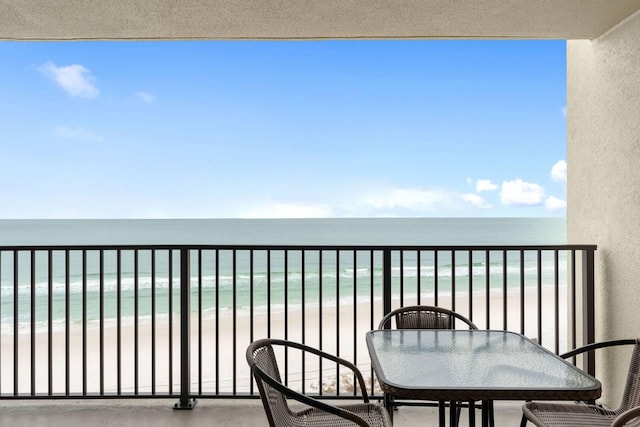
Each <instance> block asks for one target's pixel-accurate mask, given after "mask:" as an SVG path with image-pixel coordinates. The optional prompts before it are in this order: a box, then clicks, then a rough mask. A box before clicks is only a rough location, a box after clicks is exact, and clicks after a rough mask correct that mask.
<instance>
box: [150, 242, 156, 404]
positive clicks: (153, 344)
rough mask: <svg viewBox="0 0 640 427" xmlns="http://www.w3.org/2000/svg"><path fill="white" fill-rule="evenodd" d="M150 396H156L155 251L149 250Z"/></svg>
mask: <svg viewBox="0 0 640 427" xmlns="http://www.w3.org/2000/svg"><path fill="white" fill-rule="evenodd" d="M151 394H152V395H155V394H156V250H155V249H152V250H151Z"/></svg>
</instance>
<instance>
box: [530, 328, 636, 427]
mask: <svg viewBox="0 0 640 427" xmlns="http://www.w3.org/2000/svg"><path fill="white" fill-rule="evenodd" d="M629 344H633V345H634V349H633V354H632V356H631V362H630V366H629V374H628V375H627V383H626V386H625V389H624V394H623V396H622V403H621V405H620V407H619V408H618V409H607V408H603V407H602V406H600V405H595V404H587V403H582V402H576V403H557V402H528V403H525V405H524V406H523V407H522V412H523V418H522V423H521V426H524V425H525V424H526V423H527V420H529V421H531V422H532V423H533V424H535V425H536V426H539V427H545V426H554V427H555V426H558V427H575V426H603V427H604V426H607V427H622V426H640V341H639V340H638V339H627V340H615V341H604V342H600V343H595V344H589V345H586V346H584V347H580V348H577V349H575V350H572V351H570V352H568V353H565V354H562V355H561V357H563V358H565V359H568V358H570V357H573V356H575V355H578V354H581V353H585V352H588V351H593V350H596V349H599V348H605V347H613V346H619V345H629Z"/></svg>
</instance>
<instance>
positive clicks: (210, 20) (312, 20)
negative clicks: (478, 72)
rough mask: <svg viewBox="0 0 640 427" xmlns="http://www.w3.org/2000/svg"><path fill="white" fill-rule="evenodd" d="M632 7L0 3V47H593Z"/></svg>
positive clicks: (229, 0) (590, 0)
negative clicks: (190, 42) (275, 43)
mask: <svg viewBox="0 0 640 427" xmlns="http://www.w3.org/2000/svg"><path fill="white" fill-rule="evenodd" d="M639 9H640V0H289V1H285V0H245V1H240V0H0V39H8V40H73V39H247V38H249V39H315V38H459V37H463V38H543V39H549V38H554V39H593V38H597V37H598V36H600V35H602V34H603V33H605V32H607V31H608V30H609V29H611V28H612V27H614V26H615V25H617V24H618V23H620V22H621V21H623V20H624V19H625V18H627V17H628V16H630V15H632V14H633V13H635V12H636V11H638V10H639Z"/></svg>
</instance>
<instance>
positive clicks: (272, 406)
mask: <svg viewBox="0 0 640 427" xmlns="http://www.w3.org/2000/svg"><path fill="white" fill-rule="evenodd" d="M274 346H282V347H284V348H295V349H298V350H301V351H302V352H307V353H312V354H315V355H317V356H320V357H321V358H323V359H328V360H329V361H331V362H334V363H336V364H339V365H342V366H345V367H347V368H349V369H351V370H352V371H353V373H354V375H355V377H356V378H357V380H358V384H359V386H360V390H361V392H362V400H363V401H362V402H361V403H357V404H350V405H343V406H333V405H330V404H327V403H325V402H322V401H320V400H318V399H314V398H313V397H310V396H306V395H304V394H300V393H298V392H296V391H294V390H292V389H290V388H289V387H287V386H285V385H284V384H283V383H282V380H281V378H280V371H279V369H278V363H277V360H276V355H275V351H274ZM246 356H247V363H248V364H249V366H250V367H251V372H252V374H253V378H254V379H255V381H256V383H257V385H258V390H259V391H260V397H261V399H262V404H263V406H264V410H265V412H266V414H267V419H268V420H269V425H270V426H271V427H295V426H316V427H324V426H326V427H329V426H363V427H382V426H391V425H392V424H391V419H390V417H389V414H388V413H387V410H386V409H385V408H383V407H382V406H380V405H377V404H372V403H369V397H368V395H367V391H366V386H365V382H364V378H363V377H362V374H361V372H360V370H359V369H358V368H357V367H356V366H355V365H354V364H353V363H351V362H349V361H347V360H344V359H341V358H339V357H336V356H333V355H330V354H327V353H325V352H323V351H320V350H317V349H315V348H312V347H308V346H306V345H304V344H299V343H295V342H291V341H285V340H279V339H260V340H257V341H254V342H253V343H251V345H249V347H248V348H247V353H246ZM288 399H293V400H296V401H298V402H300V403H302V404H303V405H302V406H303V408H302V409H299V410H292V409H291V408H290V407H289V405H288Z"/></svg>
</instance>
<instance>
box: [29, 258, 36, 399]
mask: <svg viewBox="0 0 640 427" xmlns="http://www.w3.org/2000/svg"><path fill="white" fill-rule="evenodd" d="M30 267H31V396H35V394H36V251H35V250H34V249H32V250H31V265H30Z"/></svg>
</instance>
